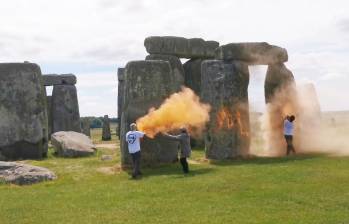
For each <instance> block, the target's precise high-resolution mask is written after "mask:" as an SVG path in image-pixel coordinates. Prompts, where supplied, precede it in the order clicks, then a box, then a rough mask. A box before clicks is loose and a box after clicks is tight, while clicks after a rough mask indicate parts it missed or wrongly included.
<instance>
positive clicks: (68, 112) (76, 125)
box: [52, 85, 81, 133]
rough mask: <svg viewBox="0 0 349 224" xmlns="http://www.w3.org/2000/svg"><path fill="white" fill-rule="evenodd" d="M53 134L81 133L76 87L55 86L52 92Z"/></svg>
mask: <svg viewBox="0 0 349 224" xmlns="http://www.w3.org/2000/svg"><path fill="white" fill-rule="evenodd" d="M52 120H53V121H52V123H53V126H52V132H53V133H55V132H58V131H75V132H81V127H80V113H79V104H78V96H77V92H76V87H75V86H73V85H55V86H54V87H53V91H52Z"/></svg>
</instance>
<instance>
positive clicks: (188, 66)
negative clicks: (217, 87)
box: [183, 59, 203, 96]
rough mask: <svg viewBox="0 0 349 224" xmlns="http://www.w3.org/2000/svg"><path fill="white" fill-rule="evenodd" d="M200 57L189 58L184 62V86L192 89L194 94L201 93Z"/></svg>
mask: <svg viewBox="0 0 349 224" xmlns="http://www.w3.org/2000/svg"><path fill="white" fill-rule="evenodd" d="M202 62H203V60H202V59H190V60H189V61H187V62H185V63H184V65H183V67H184V73H185V81H184V83H185V86H187V87H189V88H190V89H192V90H193V91H194V92H195V94H196V95H198V96H200V95H201V63H202Z"/></svg>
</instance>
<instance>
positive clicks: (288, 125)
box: [284, 115, 296, 155]
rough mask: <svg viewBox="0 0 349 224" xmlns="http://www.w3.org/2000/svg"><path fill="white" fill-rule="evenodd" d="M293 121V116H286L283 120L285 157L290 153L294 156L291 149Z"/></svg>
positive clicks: (292, 148)
mask: <svg viewBox="0 0 349 224" xmlns="http://www.w3.org/2000/svg"><path fill="white" fill-rule="evenodd" d="M294 120H295V116H294V115H291V116H287V117H286V119H285V120H284V136H285V139H286V144H287V147H286V155H289V154H290V153H291V152H293V153H294V154H296V151H295V150H294V147H293V132H294V124H293V121H294Z"/></svg>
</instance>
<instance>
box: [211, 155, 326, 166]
mask: <svg viewBox="0 0 349 224" xmlns="http://www.w3.org/2000/svg"><path fill="white" fill-rule="evenodd" d="M324 156H325V155H322V154H298V155H292V156H288V157H252V158H247V159H243V158H237V159H230V160H223V161H216V160H211V161H210V164H212V165H217V166H241V165H248V164H256V165H269V164H281V163H289V162H295V161H303V160H309V159H316V158H321V157H324Z"/></svg>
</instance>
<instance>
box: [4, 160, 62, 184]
mask: <svg viewBox="0 0 349 224" xmlns="http://www.w3.org/2000/svg"><path fill="white" fill-rule="evenodd" d="M55 179H57V176H56V175H55V174H54V173H53V172H52V171H50V170H48V169H46V168H43V167H38V166H32V165H27V164H22V163H15V162H2V161H0V181H3V182H5V183H11V184H17V185H28V184H35V183H39V182H42V181H49V180H55Z"/></svg>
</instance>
